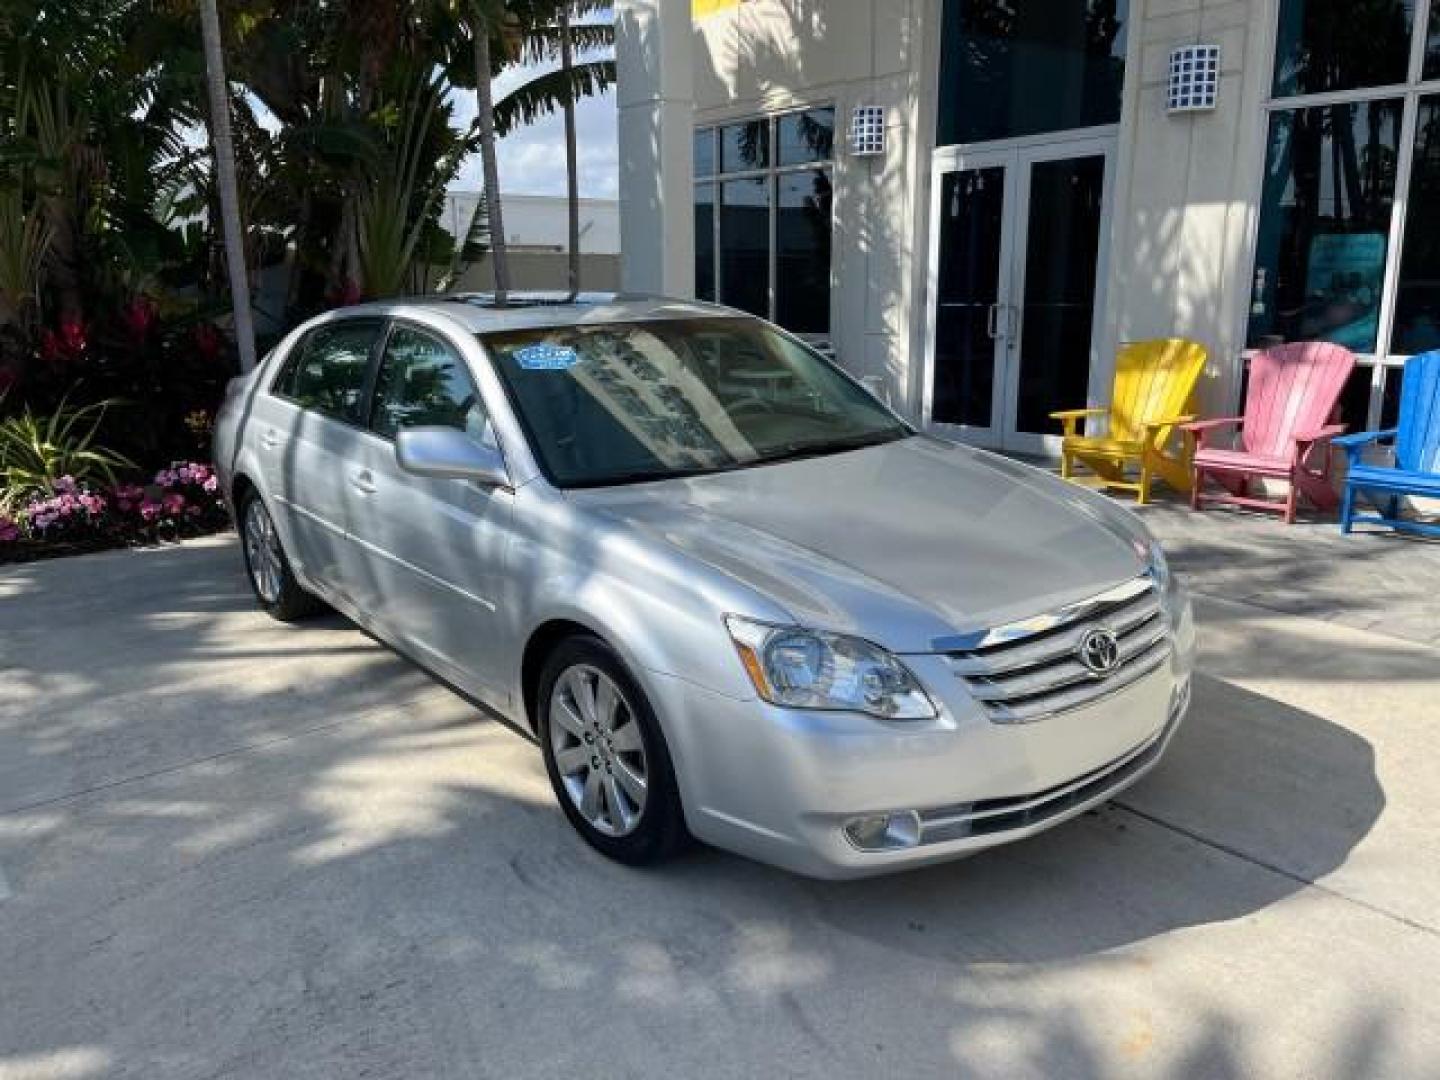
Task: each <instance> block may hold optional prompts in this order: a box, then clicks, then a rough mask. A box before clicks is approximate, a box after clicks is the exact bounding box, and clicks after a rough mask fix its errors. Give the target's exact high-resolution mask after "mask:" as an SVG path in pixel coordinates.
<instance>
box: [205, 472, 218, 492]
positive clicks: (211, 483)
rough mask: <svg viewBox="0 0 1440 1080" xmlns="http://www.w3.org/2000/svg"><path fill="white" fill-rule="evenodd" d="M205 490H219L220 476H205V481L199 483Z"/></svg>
mask: <svg viewBox="0 0 1440 1080" xmlns="http://www.w3.org/2000/svg"><path fill="white" fill-rule="evenodd" d="M201 486H202V487H203V488H204V489H205V490H206V491H208V492H210V493H212V494H213V493H215V492H217V491H219V490H220V478H219V477H218V476H207V477H206V478H205V483H204V484H202V485H201Z"/></svg>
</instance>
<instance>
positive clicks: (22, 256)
mask: <svg viewBox="0 0 1440 1080" xmlns="http://www.w3.org/2000/svg"><path fill="white" fill-rule="evenodd" d="M52 235H53V234H52V232H51V229H50V225H49V223H48V222H47V221H46V220H45V215H44V212H43V210H42V209H41V208H40V206H39V204H36V203H32V204H31V205H30V206H29V207H26V206H25V205H24V204H23V202H22V200H21V192H20V190H19V189H18V188H10V189H9V190H5V189H0V326H4V325H6V324H8V323H14V324H16V325H17V326H19V327H21V328H22V329H24V328H26V327H27V325H28V323H29V321H30V320H29V316H30V315H31V313H32V312H33V309H34V307H35V305H36V304H38V303H39V300H40V269H41V265H42V264H43V263H44V261H45V256H46V254H47V253H48V252H49V250H50V238H51V236H52Z"/></svg>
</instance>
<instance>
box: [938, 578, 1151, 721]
mask: <svg viewBox="0 0 1440 1080" xmlns="http://www.w3.org/2000/svg"><path fill="white" fill-rule="evenodd" d="M1098 629H1108V630H1110V631H1111V632H1112V633H1114V635H1115V637H1116V640H1117V642H1118V644H1119V662H1118V664H1117V665H1116V667H1115V668H1114V669H1113V670H1111V671H1110V672H1108V673H1106V674H1104V675H1097V674H1096V673H1095V672H1094V671H1092V670H1091V669H1090V668H1089V667H1087V666H1086V665H1085V664H1084V663H1083V662H1082V661H1081V659H1080V644H1081V642H1082V641H1083V640H1084V639H1085V638H1086V636H1087V635H1088V634H1089V633H1090V632H1091V631H1092V630H1098ZM1170 650H1171V639H1170V626H1169V622H1168V621H1167V619H1166V617H1165V613H1164V610H1163V608H1162V607H1161V604H1160V597H1159V595H1158V593H1157V592H1156V589H1155V583H1154V581H1153V580H1152V579H1151V578H1150V577H1149V576H1145V577H1141V578H1136V579H1135V580H1134V581H1132V582H1127V583H1126V584H1124V585H1121V586H1119V587H1118V588H1115V589H1112V590H1110V591H1109V592H1106V593H1102V594H1101V595H1100V596H1097V597H1094V598H1092V599H1090V600H1086V601H1083V602H1081V603H1079V604H1073V605H1071V606H1070V607H1068V608H1066V609H1064V610H1063V611H1059V612H1055V613H1052V614H1050V615H1045V616H1041V617H1038V618H1035V619H1027V620H1024V621H1023V622H1019V623H1012V624H1010V625H1008V626H1003V627H996V628H995V629H993V630H990V631H987V632H985V633H984V634H981V635H978V636H977V638H976V641H975V643H974V644H973V645H970V646H969V647H967V648H962V649H956V650H950V651H947V653H946V655H947V656H948V657H949V659H950V665H951V668H952V669H953V670H954V672H955V674H956V675H958V676H959V677H960V678H961V679H963V680H964V682H965V684H966V686H967V687H968V688H969V690H970V693H971V695H972V696H973V697H974V698H975V699H976V700H977V701H978V702H979V703H980V705H981V706H982V707H983V708H984V710H985V713H986V715H987V716H989V718H990V719H991V720H992V721H993V722H995V723H997V724H1025V723H1031V722H1033V721H1036V720H1039V719H1041V718H1043V717H1046V716H1053V715H1054V714H1056V713H1061V712H1067V711H1069V710H1071V709H1078V708H1081V707H1082V706H1085V705H1089V704H1091V703H1093V702H1094V701H1096V700H1098V699H1100V698H1103V697H1107V696H1109V695H1110V694H1113V693H1115V692H1117V691H1119V690H1123V689H1124V688H1125V687H1127V686H1129V685H1130V684H1131V683H1133V682H1135V681H1136V680H1137V679H1140V678H1142V677H1144V676H1145V675H1147V674H1149V673H1150V672H1152V671H1154V670H1155V669H1156V668H1158V667H1159V666H1160V665H1161V664H1163V663H1164V662H1165V661H1166V660H1167V659H1169V656H1170Z"/></svg>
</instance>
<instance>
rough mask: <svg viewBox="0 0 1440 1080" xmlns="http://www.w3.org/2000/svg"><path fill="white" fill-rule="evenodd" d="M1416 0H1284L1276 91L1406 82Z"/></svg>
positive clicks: (1283, 93)
mask: <svg viewBox="0 0 1440 1080" xmlns="http://www.w3.org/2000/svg"><path fill="white" fill-rule="evenodd" d="M1414 20H1415V3H1414V0H1364V2H1363V3H1357V2H1356V0H1281V4H1280V26H1279V29H1278V32H1277V33H1276V35H1275V82H1274V92H1275V96H1276V97H1293V96H1295V95H1297V94H1319V93H1324V92H1326V91H1330V90H1356V89H1359V88H1362V87H1366V86H1391V85H1393V84H1396V83H1403V82H1404V81H1405V79H1406V77H1407V75H1408V74H1409V65H1410V30H1411V27H1412V25H1413V23H1414Z"/></svg>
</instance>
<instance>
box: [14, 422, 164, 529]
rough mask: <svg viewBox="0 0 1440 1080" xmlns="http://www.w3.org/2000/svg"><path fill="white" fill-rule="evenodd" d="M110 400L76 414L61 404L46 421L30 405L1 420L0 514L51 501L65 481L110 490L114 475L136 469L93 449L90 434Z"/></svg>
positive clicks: (118, 456) (120, 456)
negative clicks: (38, 500)
mask: <svg viewBox="0 0 1440 1080" xmlns="http://www.w3.org/2000/svg"><path fill="white" fill-rule="evenodd" d="M112 404H113V401H97V402H95V403H94V404H91V405H85V406H82V407H80V408H78V409H70V408H67V403H66V402H65V401H64V400H62V401H61V402H60V404H59V406H58V407H57V408H56V409H55V411H54V412H53V413H51V414H50V415H49V416H37V415H36V414H35V413H33V412H32V411H31V410H30V408H29V406H26V407H25V408H24V409H23V410H22V411H21V412H20V413H18V414H16V415H14V416H9V417H6V418H4V419H3V420H0V512H3V513H5V514H7V515H8V514H13V513H14V512H15V511H16V510H17V509H18V508H19V507H20V506H21V505H22V504H23V503H25V502H28V501H30V500H31V499H33V498H35V497H36V496H50V495H53V494H55V492H56V490H57V482H58V481H59V480H60V479H61V478H62V477H68V478H69V479H70V480H71V481H73V482H74V483H77V484H90V485H93V486H96V487H100V486H103V487H107V488H113V487H115V486H117V484H118V483H119V480H118V478H117V474H118V473H121V472H127V471H134V470H135V469H136V467H137V466H136V465H135V463H134V462H133V461H131V460H130V459H129V458H127V457H125V456H124V455H123V454H117V453H115V452H114V451H112V450H107V449H105V448H104V447H101V446H97V445H95V433H96V431H97V430H98V429H99V427H100V423H101V421H102V420H104V418H105V411H106V409H108V408H109V407H110V406H111V405H112Z"/></svg>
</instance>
